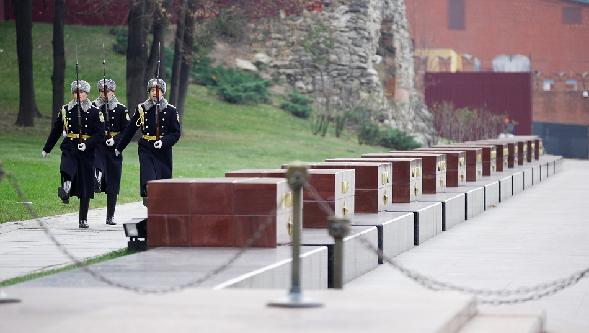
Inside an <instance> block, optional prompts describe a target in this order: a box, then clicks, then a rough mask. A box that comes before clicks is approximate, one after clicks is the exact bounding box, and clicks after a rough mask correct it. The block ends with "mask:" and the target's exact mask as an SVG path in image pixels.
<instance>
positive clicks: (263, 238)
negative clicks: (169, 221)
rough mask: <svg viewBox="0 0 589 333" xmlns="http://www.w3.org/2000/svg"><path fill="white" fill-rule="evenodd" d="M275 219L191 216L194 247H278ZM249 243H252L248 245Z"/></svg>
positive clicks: (190, 226) (272, 216)
mask: <svg viewBox="0 0 589 333" xmlns="http://www.w3.org/2000/svg"><path fill="white" fill-rule="evenodd" d="M276 219H277V217H276V215H267V216H254V215H249V216H240V215H192V216H191V221H190V224H189V233H190V239H191V246H196V247H207V246H210V247H242V246H245V245H250V246H253V247H276V245H277V223H276ZM258 231H259V234H258V235H257V238H255V240H254V237H255V236H256V233H258ZM283 233H284V232H283ZM250 240H253V243H251V244H247V243H248V242H249V241H250Z"/></svg>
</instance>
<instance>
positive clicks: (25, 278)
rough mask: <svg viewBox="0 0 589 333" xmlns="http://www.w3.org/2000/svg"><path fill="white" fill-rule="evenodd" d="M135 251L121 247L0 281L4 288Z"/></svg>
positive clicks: (0, 285)
mask: <svg viewBox="0 0 589 333" xmlns="http://www.w3.org/2000/svg"><path fill="white" fill-rule="evenodd" d="M133 253H135V252H133V251H129V250H128V249H120V250H116V251H112V252H109V253H106V254H103V255H101V256H98V257H94V258H91V259H87V260H84V261H83V262H82V264H71V265H67V266H63V267H60V268H55V269H50V270H46V271H42V272H35V273H30V274H26V275H21V276H17V277H14V278H10V279H6V280H3V281H0V288H4V287H8V286H12V285H15V284H18V283H23V282H27V281H31V280H35V279H38V278H42V277H45V276H49V275H53V274H57V273H62V272H67V271H71V270H74V269H77V268H80V267H82V266H89V265H94V264H98V263H100V262H103V261H107V260H111V259H115V258H118V257H122V256H126V255H129V254H133Z"/></svg>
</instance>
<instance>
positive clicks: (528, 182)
mask: <svg viewBox="0 0 589 333" xmlns="http://www.w3.org/2000/svg"><path fill="white" fill-rule="evenodd" d="M519 170H520V171H521V172H522V173H523V174H524V190H525V189H528V188H530V187H532V185H533V184H534V179H533V178H534V170H533V169H532V165H530V164H526V165H524V166H520V167H519Z"/></svg>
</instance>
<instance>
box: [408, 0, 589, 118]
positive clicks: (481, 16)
mask: <svg viewBox="0 0 589 333" xmlns="http://www.w3.org/2000/svg"><path fill="white" fill-rule="evenodd" d="M450 2H453V3H454V5H456V3H457V2H458V3H459V2H462V3H463V4H464V29H449V18H448V4H449V3H450ZM406 3H407V16H408V20H409V25H410V29H411V34H412V38H413V41H414V46H415V47H416V48H451V49H454V50H455V51H456V52H458V53H460V54H471V55H473V56H475V57H477V58H478V59H480V61H481V70H482V71H488V70H491V69H492V67H491V62H492V60H493V58H495V57H496V56H498V55H500V54H507V55H514V54H521V55H525V56H528V57H529V58H530V60H531V68H532V72H534V84H533V92H532V100H533V103H532V105H533V106H532V108H533V113H532V114H533V120H534V121H543V122H556V123H568V124H583V125H589V109H588V108H589V100H587V99H583V98H582V91H583V90H589V82H588V79H589V43H587V42H586V40H587V36H589V5H582V4H579V3H577V2H573V1H568V0H542V1H539V0H495V1H492V0H406ZM571 8H572V9H571ZM571 11H572V13H573V15H572V17H568V16H570V15H569V14H566V13H565V12H571ZM574 13H577V14H579V13H580V17H578V16H576V14H574ZM567 15H568V16H567ZM567 19H573V20H575V19H580V21H577V22H578V23H577V24H565V23H563V21H566V20H567ZM465 64H466V65H465V67H464V70H465V71H471V70H473V68H472V66H470V64H469V63H468V62H466V63H465ZM416 68H417V71H418V72H420V71H421V72H422V73H421V74H420V75H418V76H417V86H418V87H419V88H420V89H421V90H423V89H424V86H423V72H424V71H425V69H424V65H423V64H420V62H419V59H417V67H416ZM545 80H549V81H551V82H552V83H553V85H552V86H551V88H550V91H544V81H545ZM567 80H574V81H576V83H577V84H576V89H575V88H574V87H572V86H570V85H567Z"/></svg>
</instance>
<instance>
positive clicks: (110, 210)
mask: <svg viewBox="0 0 589 333" xmlns="http://www.w3.org/2000/svg"><path fill="white" fill-rule="evenodd" d="M116 206H117V194H116V193H107V194H106V224H108V225H116V224H117V223H116V222H115V221H114V220H113V216H114V215H115V207H116Z"/></svg>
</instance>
